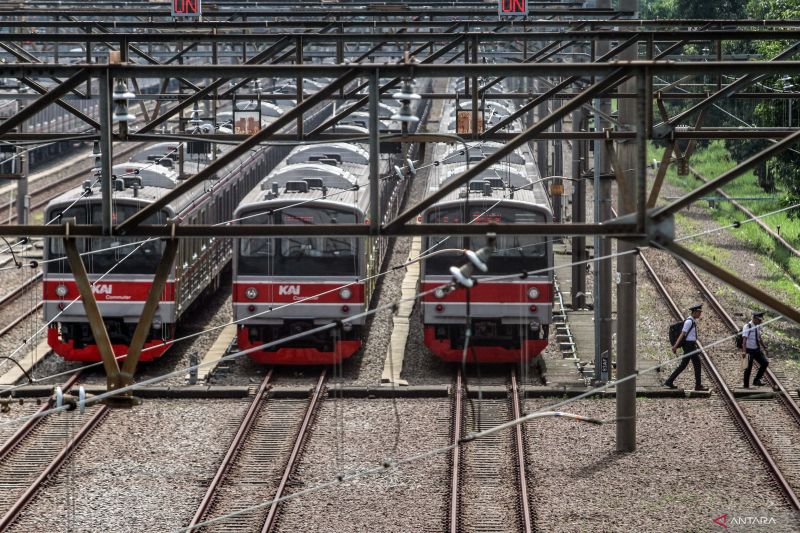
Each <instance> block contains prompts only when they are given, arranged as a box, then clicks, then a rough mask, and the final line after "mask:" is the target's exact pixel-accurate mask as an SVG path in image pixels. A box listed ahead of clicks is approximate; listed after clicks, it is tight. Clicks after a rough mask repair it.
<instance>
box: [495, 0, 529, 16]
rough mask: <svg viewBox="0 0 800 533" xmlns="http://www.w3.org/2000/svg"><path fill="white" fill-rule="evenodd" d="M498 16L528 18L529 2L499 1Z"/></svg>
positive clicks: (520, 0) (523, 0) (515, 0)
mask: <svg viewBox="0 0 800 533" xmlns="http://www.w3.org/2000/svg"><path fill="white" fill-rule="evenodd" d="M497 1H498V4H497V14H498V15H499V16H501V17H509V16H511V17H527V16H528V0H497Z"/></svg>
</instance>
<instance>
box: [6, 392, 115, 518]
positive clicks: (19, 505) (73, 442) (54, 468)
mask: <svg viewBox="0 0 800 533" xmlns="http://www.w3.org/2000/svg"><path fill="white" fill-rule="evenodd" d="M107 414H108V406H106V405H102V406H100V407H99V408H98V409H97V412H95V413H94V414H93V415H92V416H91V418H89V420H88V421H87V422H86V423H85V424H84V425H83V427H81V429H80V430H79V431H78V433H77V434H76V435H75V436H74V437H73V438H72V439H70V441H69V442H68V443H67V445H66V446H65V447H64V448H63V449H62V450H61V451H60V452H59V453H58V455H57V456H56V457H55V458H54V459H53V460H52V461H51V462H50V463H49V464H48V465H47V466H46V467H45V469H44V470H43V471H42V473H41V474H39V476H38V477H37V478H36V479H35V480H34V482H33V483H32V484H31V486H30V487H28V489H27V490H26V491H25V492H24V493H23V494H22V496H20V497H19V499H17V501H16V502H15V503H14V504H13V505H12V506H11V509H9V510H8V512H7V513H6V514H5V516H3V518H2V519H0V531H6V529H7V528H8V527H9V526H11V524H12V523H13V522H14V520H16V518H17V517H18V516H19V514H20V513H21V512H22V510H23V509H24V508H25V506H26V505H27V504H28V502H29V501H30V500H31V499H32V498H33V497H34V496H35V495H36V493H37V492H38V491H39V489H40V488H41V486H42V485H43V484H44V482H45V481H47V480H48V479H50V477H51V476H53V475H54V474H55V473H56V472H58V469H59V468H61V465H62V464H64V462H65V461H66V460H67V459H68V458H69V456H70V455H72V452H74V451H75V450H76V449H77V447H78V446H79V445H80V444H81V443H82V442H83V441H84V440H85V439H86V437H87V436H88V435H89V434H90V433H91V432H92V430H93V429H94V428H96V427H97V425H98V424H99V423H100V422H101V421H102V420H103V419H104V418H105V417H106V415H107Z"/></svg>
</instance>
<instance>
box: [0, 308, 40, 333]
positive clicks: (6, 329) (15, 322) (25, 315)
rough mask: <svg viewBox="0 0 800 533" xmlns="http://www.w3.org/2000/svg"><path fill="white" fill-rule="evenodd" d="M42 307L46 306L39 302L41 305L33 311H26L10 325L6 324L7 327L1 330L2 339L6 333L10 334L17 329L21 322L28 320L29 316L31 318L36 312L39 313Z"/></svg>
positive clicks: (32, 309)
mask: <svg viewBox="0 0 800 533" xmlns="http://www.w3.org/2000/svg"><path fill="white" fill-rule="evenodd" d="M42 305H44V304H43V303H42V302H39V303H37V304H36V305H35V306H33V307H32V308H31V309H28V310H27V311H25V312H24V313H23V314H21V315H20V316H18V317H17V318H15V319H14V320H12V321H11V322H9V323H8V324H6V325H5V327H3V329H0V337H2V336H3V335H5V334H6V333H8V332H9V331H11V330H12V329H14V328H15V327H17V325H18V324H19V323H20V322H22V321H23V320H25V319H26V318H28V317H29V316H31V315H32V314H33V313H35V312H37V311H39V310H40V309H41V308H42Z"/></svg>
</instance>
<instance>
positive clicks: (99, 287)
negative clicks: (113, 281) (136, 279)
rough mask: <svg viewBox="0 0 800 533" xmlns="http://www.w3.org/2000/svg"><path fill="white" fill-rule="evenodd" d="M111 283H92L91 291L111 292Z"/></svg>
mask: <svg viewBox="0 0 800 533" xmlns="http://www.w3.org/2000/svg"><path fill="white" fill-rule="evenodd" d="M113 288H114V286H113V285H108V284H107V283H103V284H102V285H97V284H95V285H92V293H94V294H111V293H112V292H113Z"/></svg>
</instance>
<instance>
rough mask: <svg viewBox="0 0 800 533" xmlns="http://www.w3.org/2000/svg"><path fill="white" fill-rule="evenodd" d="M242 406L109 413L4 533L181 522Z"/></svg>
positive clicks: (157, 405)
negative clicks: (10, 532) (7, 532)
mask: <svg viewBox="0 0 800 533" xmlns="http://www.w3.org/2000/svg"><path fill="white" fill-rule="evenodd" d="M246 406H247V401H244V400H243V401H213V402H212V401H191V402H190V401H159V400H148V401H146V402H145V403H144V404H142V405H141V406H139V407H136V408H134V409H132V410H125V409H119V410H114V411H112V412H111V413H110V414H109V416H108V417H107V419H106V420H105V421H104V422H103V423H102V424H101V425H100V426H99V428H98V429H97V430H96V431H95V432H94V433H92V435H90V436H89V438H88V440H87V441H85V443H84V444H83V445H82V446H81V447H80V448H79V449H78V451H77V452H76V454H75V455H73V457H72V458H71V459H70V461H69V462H68V463H67V464H65V465H64V466H63V467H62V469H61V470H60V471H59V473H58V474H57V475H56V476H55V477H54V478H53V480H52V481H50V483H49V484H48V485H47V486H46V488H45V489H44V490H43V491H42V492H40V493H39V495H38V496H37V497H36V499H35V500H34V501H33V502H32V503H30V504H29V505H28V507H27V508H26V509H25V511H24V512H23V513H22V514H21V515H20V517H19V518H18V519H17V521H16V523H15V524H14V525H13V526H12V528H11V529H10V531H14V532H31V533H41V532H43V531H82V532H87V533H88V532H97V533H101V532H109V531H114V532H117V533H121V532H153V531H170V530H173V529H175V528H178V527H180V526H182V525H184V524H185V523H186V522H188V520H189V519H190V518H191V517H192V515H193V514H194V512H195V511H196V509H197V506H198V505H199V503H200V499H201V498H202V496H203V494H204V493H205V488H206V487H207V485H208V483H209V482H210V480H211V478H212V477H213V476H214V473H215V472H216V468H217V465H218V464H219V462H220V461H221V460H222V456H223V454H224V452H225V447H226V446H227V444H228V443H229V442H230V439H231V437H232V434H233V433H232V425H235V424H238V421H239V420H240V419H241V417H242V416H243V414H244V409H245V408H246ZM68 517H71V518H70V519H68Z"/></svg>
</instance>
